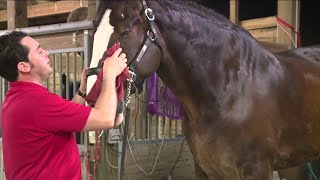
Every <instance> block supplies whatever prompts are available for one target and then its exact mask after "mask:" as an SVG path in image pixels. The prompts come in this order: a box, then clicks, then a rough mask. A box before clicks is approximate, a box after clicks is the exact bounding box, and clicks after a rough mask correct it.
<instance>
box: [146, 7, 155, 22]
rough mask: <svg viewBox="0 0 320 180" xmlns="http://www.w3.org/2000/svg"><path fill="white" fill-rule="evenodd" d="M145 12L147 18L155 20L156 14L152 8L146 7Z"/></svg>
mask: <svg viewBox="0 0 320 180" xmlns="http://www.w3.org/2000/svg"><path fill="white" fill-rule="evenodd" d="M149 13H150V15H151V17H150V16H149ZM144 14H145V15H146V16H147V18H148V19H149V21H153V20H155V17H154V15H153V12H152V9H150V8H147V9H145V10H144Z"/></svg>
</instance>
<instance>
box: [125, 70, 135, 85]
mask: <svg viewBox="0 0 320 180" xmlns="http://www.w3.org/2000/svg"><path fill="white" fill-rule="evenodd" d="M129 74H130V78H128V79H127V80H128V81H129V82H130V83H133V80H134V79H135V78H136V76H137V75H136V73H134V72H133V71H130V70H129Z"/></svg>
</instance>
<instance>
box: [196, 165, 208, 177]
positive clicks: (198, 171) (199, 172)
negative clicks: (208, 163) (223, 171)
mask: <svg viewBox="0 0 320 180" xmlns="http://www.w3.org/2000/svg"><path fill="white" fill-rule="evenodd" d="M194 171H195V173H196V178H197V180H209V177H208V176H207V174H206V173H205V172H204V171H203V170H202V169H201V167H200V166H199V165H198V163H197V162H196V161H194Z"/></svg>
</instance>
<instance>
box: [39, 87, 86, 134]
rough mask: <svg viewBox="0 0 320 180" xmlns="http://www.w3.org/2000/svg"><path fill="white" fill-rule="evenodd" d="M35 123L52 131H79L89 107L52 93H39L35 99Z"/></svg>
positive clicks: (83, 124) (84, 121)
mask: <svg viewBox="0 0 320 180" xmlns="http://www.w3.org/2000/svg"><path fill="white" fill-rule="evenodd" d="M37 101H38V102H37V108H38V110H36V114H35V116H36V118H35V122H34V123H35V124H36V125H37V126H38V127H39V128H40V129H44V130H47V131H53V132H81V131H82V130H83V128H84V126H85V124H86V122H87V119H88V117H89V114H90V111H91V107H88V106H84V105H81V104H77V103H74V102H72V101H69V100H65V99H63V98H61V97H60V96H58V95H55V94H52V93H49V92H48V93H43V94H42V93H41V95H40V96H39V99H37Z"/></svg>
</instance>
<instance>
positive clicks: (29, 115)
mask: <svg viewBox="0 0 320 180" xmlns="http://www.w3.org/2000/svg"><path fill="white" fill-rule="evenodd" d="M90 110H91V108H90V107H86V106H83V105H79V104H76V103H73V102H70V101H67V100H64V99H62V98H61V97H59V96H57V95H55V94H52V93H50V92H49V91H48V90H47V89H45V88H44V87H42V86H40V85H37V84H34V83H28V82H13V83H10V89H9V91H8V93H7V95H6V98H5V100H4V102H3V105H2V112H1V122H2V141H3V155H4V157H3V159H4V168H5V174H6V177H7V179H8V180H21V179H32V180H37V179H41V180H42V179H45V180H60V179H61V180H74V179H75V180H79V179H81V168H80V156H79V152H78V148H77V144H76V141H75V138H74V136H73V132H80V131H82V129H83V127H84V126H85V124H86V121H87V119H88V116H89V113H90Z"/></svg>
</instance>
